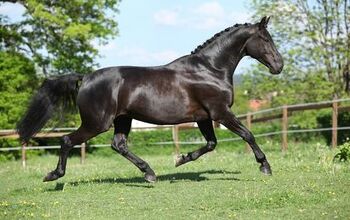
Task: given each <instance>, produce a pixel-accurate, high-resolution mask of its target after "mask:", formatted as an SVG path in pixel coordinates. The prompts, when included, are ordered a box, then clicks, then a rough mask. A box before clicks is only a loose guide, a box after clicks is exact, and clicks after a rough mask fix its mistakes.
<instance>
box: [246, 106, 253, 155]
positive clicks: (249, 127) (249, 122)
mask: <svg viewBox="0 0 350 220" xmlns="http://www.w3.org/2000/svg"><path fill="white" fill-rule="evenodd" d="M251 127H252V114H251V113H250V112H247V128H248V130H249V131H250V129H251ZM251 151H252V149H251V147H250V145H249V144H248V143H246V152H247V153H249V152H251Z"/></svg>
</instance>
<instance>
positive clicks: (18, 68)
mask: <svg viewBox="0 0 350 220" xmlns="http://www.w3.org/2000/svg"><path fill="white" fill-rule="evenodd" d="M0 60H1V62H0V92H1V96H0V128H2V129H13V128H14V127H15V125H16V123H17V121H18V118H19V115H21V114H22V113H23V112H24V110H25V107H26V103H28V101H29V97H30V96H31V94H32V91H33V89H34V88H35V87H36V85H37V83H36V81H37V78H36V76H35V69H34V64H33V62H31V61H30V60H28V59H27V58H25V57H24V56H22V55H21V54H18V53H9V52H0Z"/></svg>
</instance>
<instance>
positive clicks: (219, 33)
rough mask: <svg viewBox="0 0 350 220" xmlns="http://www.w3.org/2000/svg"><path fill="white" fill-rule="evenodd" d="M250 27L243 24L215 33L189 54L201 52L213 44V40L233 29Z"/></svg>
mask: <svg viewBox="0 0 350 220" xmlns="http://www.w3.org/2000/svg"><path fill="white" fill-rule="evenodd" d="M248 25H250V24H249V23H244V24H235V25H233V26H231V27H228V28H226V29H225V30H222V31H220V32H218V33H216V34H215V35H214V36H213V37H211V38H209V39H208V40H206V41H205V42H204V43H203V44H201V45H199V46H197V47H196V49H194V50H193V51H191V54H196V53H198V52H199V51H201V50H202V49H203V48H205V47H206V46H208V45H209V44H210V43H211V42H213V41H214V40H216V39H217V38H218V37H220V36H221V35H222V34H223V33H226V32H228V31H231V30H232V29H234V28H237V27H240V26H248Z"/></svg>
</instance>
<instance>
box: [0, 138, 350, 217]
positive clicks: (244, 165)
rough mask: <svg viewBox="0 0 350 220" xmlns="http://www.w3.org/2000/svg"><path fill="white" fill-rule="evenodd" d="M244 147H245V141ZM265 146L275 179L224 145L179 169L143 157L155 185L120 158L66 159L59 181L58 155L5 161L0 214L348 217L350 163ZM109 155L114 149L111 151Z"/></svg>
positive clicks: (312, 147) (308, 149)
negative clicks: (54, 177)
mask: <svg viewBox="0 0 350 220" xmlns="http://www.w3.org/2000/svg"><path fill="white" fill-rule="evenodd" d="M242 147H244V145H243V146H242ZM289 147H290V149H289V151H288V152H287V153H285V154H283V153H281V152H280V151H279V150H277V149H278V148H277V146H276V147H274V146H263V148H266V149H267V150H266V154H267V156H268V158H269V160H270V163H271V166H272V168H273V172H274V174H273V176H272V177H268V176H263V175H262V174H261V173H260V172H259V171H258V165H257V164H256V163H255V160H254V159H253V156H252V155H249V154H244V153H239V152H237V150H231V151H230V150H227V149H220V144H219V146H218V150H217V151H215V152H212V153H210V154H208V155H205V156H203V157H202V158H200V159H199V160H197V161H195V162H192V163H189V164H186V165H184V166H182V167H178V168H175V167H174V161H173V156H172V155H170V154H166V153H164V154H161V153H160V154H146V155H145V154H144V155H142V154H141V155H140V156H141V157H142V158H144V159H145V160H146V161H148V162H149V164H150V165H151V166H152V167H153V169H154V170H155V172H156V173H157V175H158V181H157V182H156V183H155V184H148V183H145V182H144V180H143V175H142V174H141V173H140V172H139V171H138V170H137V169H136V168H135V167H134V166H133V165H132V164H130V163H129V162H128V161H126V160H125V159H124V158H122V157H121V156H119V155H114V156H110V157H102V156H96V155H95V156H94V155H89V156H88V158H87V160H86V163H85V164H84V165H81V164H80V163H79V158H76V157H73V158H70V159H69V162H68V169H67V174H66V176H65V177H63V178H61V179H59V180H58V181H56V182H49V183H43V182H41V181H42V178H43V176H44V175H45V174H46V173H47V172H48V171H50V170H51V169H52V168H54V167H55V166H56V162H57V158H56V157H55V156H42V157H37V158H32V159H30V160H28V166H27V168H26V169H22V168H21V166H20V162H19V161H10V162H2V163H1V164H0V186H1V187H0V219H23V218H31V219H43V218H50V219H333V218H338V219H349V218H350V193H349V189H350V165H349V164H346V163H345V164H344V163H342V164H340V163H336V164H334V163H333V162H332V159H333V156H334V155H335V154H336V151H331V150H328V149H327V147H326V146H322V145H320V144H309V145H307V144H290V146H289ZM110 153H111V154H114V152H112V150H110Z"/></svg>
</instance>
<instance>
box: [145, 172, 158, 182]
mask: <svg viewBox="0 0 350 220" xmlns="http://www.w3.org/2000/svg"><path fill="white" fill-rule="evenodd" d="M156 179H157V177H156V175H155V174H154V173H146V174H145V180H146V181H147V182H149V183H154V182H156Z"/></svg>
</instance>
